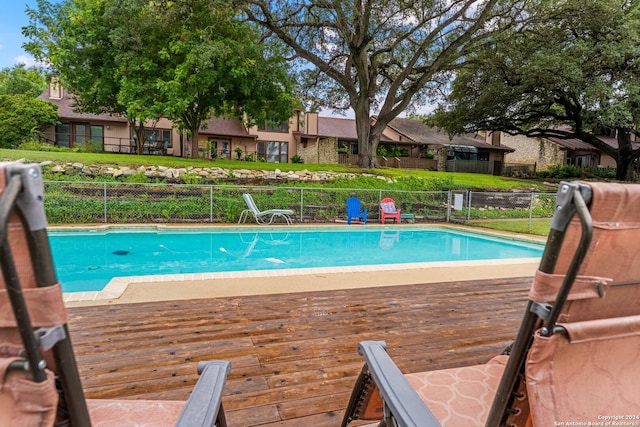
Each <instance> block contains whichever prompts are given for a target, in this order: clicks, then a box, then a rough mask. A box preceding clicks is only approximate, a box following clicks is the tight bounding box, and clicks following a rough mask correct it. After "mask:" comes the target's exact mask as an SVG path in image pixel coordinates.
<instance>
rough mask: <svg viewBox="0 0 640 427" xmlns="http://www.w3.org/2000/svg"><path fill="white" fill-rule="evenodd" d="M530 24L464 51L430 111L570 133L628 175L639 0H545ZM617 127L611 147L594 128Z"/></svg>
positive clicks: (476, 123) (480, 123) (634, 122)
mask: <svg viewBox="0 0 640 427" xmlns="http://www.w3.org/2000/svg"><path fill="white" fill-rule="evenodd" d="M549 4H550V7H549V8H548V9H546V10H543V11H542V13H541V14H540V17H541V18H544V19H540V20H539V21H538V22H537V23H536V25H534V26H531V27H530V28H529V29H527V30H526V31H510V32H507V33H504V34H501V35H500V37H496V38H494V40H493V44H492V45H490V46H487V47H486V48H485V49H484V50H482V51H478V52H476V53H475V54H474V55H473V57H472V58H469V61H468V67H466V68H464V69H462V70H460V72H459V73H458V74H457V77H456V79H455V81H454V83H453V85H452V90H451V93H450V94H449V98H448V101H447V102H446V103H443V104H442V105H441V106H440V107H439V108H438V109H437V110H436V112H435V113H434V115H433V117H431V118H430V119H429V120H428V121H429V123H432V124H437V125H439V126H442V127H444V128H445V129H447V131H448V132H450V133H457V132H461V131H467V132H472V131H479V130H488V131H503V132H506V133H508V134H512V135H515V134H522V135H527V136H538V137H557V138H577V139H580V140H582V141H584V142H587V143H589V144H591V145H593V146H594V147H596V148H598V149H599V150H601V151H602V152H604V153H606V154H608V155H610V156H611V157H613V158H614V159H615V160H616V163H617V172H616V173H617V178H618V179H627V180H632V179H634V168H633V164H634V162H635V161H636V160H637V159H638V158H639V157H640V149H638V148H634V147H633V145H632V136H633V135H636V136H638V132H637V129H638V118H639V115H640V60H639V58H640V33H639V31H638V28H640V19H639V18H640V15H639V13H640V9H639V6H638V2H636V1H626V0H601V1H598V2H585V1H580V0H561V1H555V2H549ZM610 133H615V135H616V137H617V142H618V147H612V146H611V145H609V144H606V143H605V142H604V141H603V140H602V139H600V138H598V136H599V135H604V134H610Z"/></svg>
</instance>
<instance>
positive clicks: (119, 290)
mask: <svg viewBox="0 0 640 427" xmlns="http://www.w3.org/2000/svg"><path fill="white" fill-rule="evenodd" d="M304 226H306V227H309V225H308V224H304ZM235 227H237V226H234V228H235ZM311 227H314V228H343V227H344V226H336V225H326V224H322V225H317V226H315V225H312V226H311ZM405 227H406V228H414V227H415V228H430V229H434V228H447V229H453V230H459V231H465V232H472V233H476V234H485V235H488V236H494V237H501V238H506V239H508V240H518V241H523V242H529V243H538V244H539V243H544V240H543V239H545V240H546V237H542V236H532V235H521V234H517V233H506V232H496V231H494V230H485V229H482V230H478V228H476V227H468V226H463V225H452V224H424V225H422V224H420V225H413V224H412V225H407V226H402V228H405ZM78 228H83V229H88V230H95V229H100V230H110V229H124V230H130V229H145V230H150V231H151V230H154V229H156V230H157V229H160V230H162V229H168V230H169V229H175V228H190V229H198V228H208V229H211V228H219V229H224V228H227V226H225V225H222V226H220V225H204V226H201V225H196V226H194V225H191V224H179V225H173V224H170V225H165V224H160V225H156V224H153V225H148V224H143V225H126V226H122V225H112V224H100V225H89V226H87V225H85V226H60V227H55V226H54V227H50V228H49V229H51V230H53V231H64V230H78ZM240 228H243V229H260V230H264V229H265V227H256V226H255V225H249V226H244V227H240ZM370 228H373V229H381V230H384V229H395V227H392V226H391V227H390V226H389V225H386V226H383V225H371V226H367V229H370ZM539 260H540V258H510V259H488V260H477V261H441V262H419V263H400V264H378V265H358V266H348V267H317V268H292V269H277V270H251V271H235V272H211V273H189V274H166V275H144V276H122V277H115V278H113V279H112V280H111V281H110V282H109V283H108V284H107V285H106V286H105V287H104V288H103V289H102V290H101V291H85V292H65V293H64V294H63V298H64V302H65V303H66V304H68V305H76V304H78V305H88V304H105V303H119V302H132V301H122V297H123V295H124V294H125V293H127V292H128V291H131V290H132V288H135V287H137V286H144V285H147V284H150V283H157V284H163V283H167V284H168V283H182V284H184V285H187V284H188V283H189V282H191V283H196V282H202V281H219V280H229V281H230V280H243V279H245V280H246V279H267V278H283V277H293V276H300V277H305V276H318V275H334V274H336V275H339V274H362V273H369V274H372V273H373V274H375V273H380V272H390V273H392V274H396V275H397V272H399V271H406V272H410V271H414V272H415V271H417V270H426V271H425V275H426V276H429V275H431V273H433V272H436V271H437V272H438V276H440V275H441V274H443V273H441V271H444V272H446V273H444V274H443V277H451V279H450V280H455V276H456V274H457V273H459V271H458V270H460V269H474V268H476V269H477V268H480V267H483V268H487V267H489V268H490V267H493V268H495V267H500V266H503V267H504V266H518V265H522V266H526V267H525V270H524V271H529V270H530V267H531V265H533V264H536V265H537V263H538V262H539ZM484 274H485V275H486V273H484ZM531 274H533V271H532V272H531ZM332 278H333V279H336V280H339V277H332ZM387 281H393V280H390V279H389V278H388V276H387ZM427 281H428V280H427ZM383 284H384V283H382V284H377V286H380V285H383ZM344 287H348V285H346V286H339V285H338V286H333V285H330V286H329V289H339V288H344ZM300 290H310V289H305V288H302V289H300V287H296V290H292V291H300ZM276 291H283V290H282V289H280V288H278V289H276ZM284 291H285V292H286V291H287V290H284ZM241 293H242V292H239V293H238V294H241ZM266 293H271V292H266ZM205 294H206V296H216V295H217V293H216V292H215V290H212V291H211V292H206V293H205ZM223 294H224V295H225V296H230V295H231V294H234V292H233V291H229V290H226V291H225V292H223ZM194 297H196V298H197V297H198V296H194ZM200 297H202V296H200ZM150 298H151V299H154V300H156V299H158V298H157V297H156V296H152V297H150Z"/></svg>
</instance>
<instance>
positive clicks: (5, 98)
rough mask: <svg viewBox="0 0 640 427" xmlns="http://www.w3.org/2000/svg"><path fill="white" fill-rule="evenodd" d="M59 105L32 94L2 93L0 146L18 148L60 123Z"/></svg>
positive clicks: (0, 100)
mask: <svg viewBox="0 0 640 427" xmlns="http://www.w3.org/2000/svg"><path fill="white" fill-rule="evenodd" d="M59 119H60V117H59V116H58V107H56V106H55V105H53V104H52V103H51V102H49V101H44V100H42V99H36V98H33V97H32V96H31V95H30V94H18V95H0V148H17V147H18V146H19V145H20V144H22V143H23V142H26V141H29V140H32V139H34V138H36V137H37V136H38V135H39V133H40V131H41V130H42V129H44V128H45V127H47V126H53V125H56V124H58V123H59Z"/></svg>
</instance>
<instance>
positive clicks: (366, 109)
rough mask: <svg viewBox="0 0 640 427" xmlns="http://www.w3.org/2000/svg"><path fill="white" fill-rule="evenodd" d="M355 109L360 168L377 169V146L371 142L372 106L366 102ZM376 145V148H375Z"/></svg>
mask: <svg viewBox="0 0 640 427" xmlns="http://www.w3.org/2000/svg"><path fill="white" fill-rule="evenodd" d="M359 104H360V105H356V106H355V107H354V108H353V109H354V111H355V116H356V134H357V135H358V166H360V167H363V168H375V167H377V166H378V165H377V161H376V148H377V144H372V143H371V142H372V141H371V137H370V135H371V118H370V113H371V106H370V105H369V104H368V103H366V102H361V103H359ZM374 145H376V147H374Z"/></svg>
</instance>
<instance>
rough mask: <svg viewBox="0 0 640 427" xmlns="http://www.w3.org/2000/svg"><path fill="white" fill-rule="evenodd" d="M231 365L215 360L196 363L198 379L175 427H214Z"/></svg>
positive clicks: (220, 408)
mask: <svg viewBox="0 0 640 427" xmlns="http://www.w3.org/2000/svg"><path fill="white" fill-rule="evenodd" d="M230 371H231V363H230V362H227V361H226V360H216V361H208V362H200V363H198V373H199V374H200V378H198V382H197V383H196V385H195V387H194V388H193V391H192V392H191V396H190V397H189V400H187V403H186V404H185V405H184V409H183V410H182V412H181V413H180V417H179V418H178V421H176V424H175V427H192V426H215V425H216V424H215V423H216V420H217V419H218V411H221V410H222V391H223V389H224V384H225V382H226V381H227V375H229V372H230Z"/></svg>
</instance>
